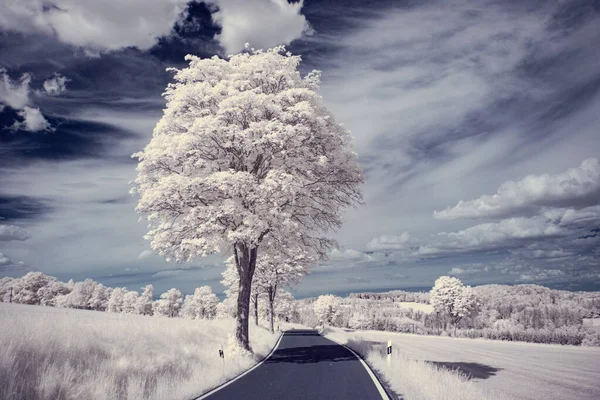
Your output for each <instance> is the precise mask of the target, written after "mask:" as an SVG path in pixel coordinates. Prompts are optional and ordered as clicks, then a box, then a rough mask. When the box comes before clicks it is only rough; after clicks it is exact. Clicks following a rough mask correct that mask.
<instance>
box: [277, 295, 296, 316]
mask: <svg viewBox="0 0 600 400" xmlns="http://www.w3.org/2000/svg"><path fill="white" fill-rule="evenodd" d="M296 313H297V308H296V301H295V300H294V296H292V294H291V293H290V292H288V291H285V290H281V291H280V292H279V294H278V295H277V304H276V307H275V316H276V317H277V319H279V320H280V321H285V322H289V321H290V320H292V319H293V318H295V315H296Z"/></svg>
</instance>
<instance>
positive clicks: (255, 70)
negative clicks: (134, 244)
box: [133, 47, 363, 350]
mask: <svg viewBox="0 0 600 400" xmlns="http://www.w3.org/2000/svg"><path fill="white" fill-rule="evenodd" d="M186 60H188V61H189V63H190V65H189V67H188V68H185V69H182V70H175V69H172V70H173V71H175V83H173V84H170V85H169V86H168V87H167V89H166V91H165V98H166V100H167V105H166V108H165V110H164V115H163V117H162V119H161V120H160V121H159V122H158V124H157V125H156V127H155V129H154V133H153V137H152V140H151V141H150V143H149V144H148V145H147V146H146V148H145V149H144V151H142V152H139V153H137V154H134V156H135V157H137V158H138V159H139V165H138V168H137V170H138V177H137V178H136V179H135V188H134V189H133V192H135V193H138V194H139V196H140V198H139V202H138V205H137V211H138V212H139V213H141V214H142V215H143V216H146V217H147V219H148V221H149V223H150V225H151V229H150V231H149V232H148V234H147V237H148V238H149V239H150V241H151V246H152V249H153V250H155V251H156V252H158V253H159V254H161V255H163V256H165V257H166V259H167V260H170V259H175V260H177V261H191V260H193V259H194V258H196V257H202V256H206V255H207V254H210V253H213V252H221V253H223V254H224V255H225V256H229V255H233V256H234V261H235V265H236V269H237V272H238V276H239V290H238V296H237V325H236V339H237V340H238V342H239V343H240V344H241V346H242V347H243V348H244V349H246V350H250V346H249V341H248V320H249V309H250V294H251V288H252V279H253V277H254V271H255V268H256V261H257V258H258V255H259V254H258V252H259V248H260V247H261V245H262V244H263V242H264V241H265V240H268V239H269V240H273V241H276V242H282V241H283V242H286V241H294V242H296V243H297V244H298V246H300V247H301V248H302V251H303V252H306V253H309V254H313V255H314V256H315V257H316V258H326V257H327V254H328V252H329V250H330V249H331V248H332V247H333V246H335V241H333V240H332V239H330V238H328V237H327V236H326V235H327V233H328V231H331V230H333V229H336V228H339V227H340V226H341V224H342V218H341V216H342V211H343V209H344V208H347V207H349V206H353V205H356V204H359V203H360V202H361V201H362V194H361V192H360V189H359V186H360V184H361V183H362V181H363V178H362V177H361V173H360V168H359V166H358V163H357V161H356V154H355V153H354V152H353V151H352V140H351V137H350V135H349V133H348V131H347V130H346V129H345V128H344V127H343V126H342V125H340V124H338V123H337V122H336V121H335V118H334V117H333V115H331V113H330V112H329V111H328V110H327V108H326V107H325V104H324V101H323V99H322V98H321V96H320V95H319V92H318V88H319V80H320V75H319V72H318V71H313V72H312V73H310V74H308V75H307V76H306V77H305V78H302V77H301V75H300V73H299V72H298V65H299V64H300V57H297V56H292V55H291V54H290V53H286V51H285V48H284V47H277V48H274V49H271V50H268V51H262V50H261V51H251V52H245V53H243V54H238V55H234V56H231V58H230V59H229V60H223V59H219V58H218V57H212V58H205V59H201V58H199V57H195V56H191V55H188V56H186Z"/></svg>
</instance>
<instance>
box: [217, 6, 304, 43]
mask: <svg viewBox="0 0 600 400" xmlns="http://www.w3.org/2000/svg"><path fill="white" fill-rule="evenodd" d="M212 3H213V4H215V5H216V6H217V7H218V11H217V12H215V13H214V14H213V19H214V21H215V22H216V23H217V24H219V25H220V26H221V28H222V30H221V34H219V35H217V36H216V39H217V40H218V41H219V42H220V43H221V46H223V48H224V49H225V51H226V52H227V53H228V54H232V53H236V52H238V51H240V50H242V49H243V48H244V44H245V43H247V42H248V43H250V45H251V47H254V48H257V49H259V48H268V47H273V46H276V45H280V44H289V43H291V42H292V41H293V40H295V39H298V38H300V37H302V35H303V34H310V33H311V32H312V29H311V27H310V25H309V23H308V21H307V20H306V18H305V17H304V15H302V13H301V10H302V6H303V4H304V1H303V0H301V1H299V2H296V3H288V1H287V0H213V1H212Z"/></svg>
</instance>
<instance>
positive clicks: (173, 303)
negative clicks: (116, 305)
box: [115, 288, 183, 318]
mask: <svg viewBox="0 0 600 400" xmlns="http://www.w3.org/2000/svg"><path fill="white" fill-rule="evenodd" d="M115 290H117V289H115ZM182 305H183V297H182V295H181V292H180V291H179V290H177V289H175V288H173V289H169V290H168V291H166V292H165V293H163V294H161V295H160V300H156V301H155V302H154V308H153V309H154V315H159V316H163V317H170V318H174V317H178V316H179V312H180V311H181V306H182Z"/></svg>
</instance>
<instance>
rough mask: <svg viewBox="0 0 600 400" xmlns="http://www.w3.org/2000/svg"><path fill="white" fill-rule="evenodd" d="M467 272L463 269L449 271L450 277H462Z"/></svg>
mask: <svg viewBox="0 0 600 400" xmlns="http://www.w3.org/2000/svg"><path fill="white" fill-rule="evenodd" d="M464 273H465V270H464V269H462V268H458V267H454V268H452V269H451V270H450V271H448V275H460V274H464Z"/></svg>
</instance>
